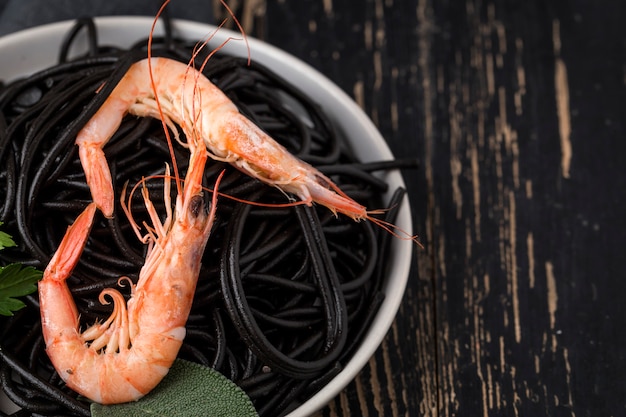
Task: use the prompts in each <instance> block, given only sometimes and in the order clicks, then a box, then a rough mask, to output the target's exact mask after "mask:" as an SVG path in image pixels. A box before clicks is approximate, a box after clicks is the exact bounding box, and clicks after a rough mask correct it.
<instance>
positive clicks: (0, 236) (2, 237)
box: [0, 222, 15, 249]
mask: <svg viewBox="0 0 626 417" xmlns="http://www.w3.org/2000/svg"><path fill="white" fill-rule="evenodd" d="M0 226H2V222H0ZM12 246H15V242H14V241H13V239H12V238H11V236H9V234H8V233H6V232H3V231H1V230H0V249H4V248H10V247H12Z"/></svg>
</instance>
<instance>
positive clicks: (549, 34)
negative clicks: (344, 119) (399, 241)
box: [238, 0, 626, 417]
mask: <svg viewBox="0 0 626 417" xmlns="http://www.w3.org/2000/svg"><path fill="white" fill-rule="evenodd" d="M239 4H240V6H239V8H238V11H239V13H240V14H241V16H242V19H243V21H244V25H245V27H246V30H247V31H248V33H249V34H251V35H253V36H256V37H259V38H261V39H263V40H265V41H267V42H269V43H271V44H274V45H276V46H278V47H280V48H282V49H284V50H286V51H288V52H290V53H292V54H293V55H296V56H298V57H300V58H302V59H303V60H305V61H306V62H308V63H310V64H311V65H312V66H313V67H315V68H317V69H318V70H320V71H321V72H322V73H324V74H326V75H327V76H328V77H329V78H331V79H332V80H334V81H335V82H336V83H337V84H338V85H339V86H341V87H342V88H343V89H344V90H345V91H346V92H347V93H348V94H350V95H351V96H352V97H354V99H355V100H356V101H357V102H358V103H359V104H360V105H361V106H362V108H363V109H364V110H365V111H366V113H367V114H369V115H370V116H371V118H372V119H373V121H374V122H375V123H376V124H377V126H378V127H379V129H380V131H381V132H382V134H383V136H384V137H385V138H386V139H387V141H388V142H389V146H390V147H391V148H392V150H393V151H394V153H395V154H397V155H417V156H418V157H419V158H420V159H421V160H422V161H423V162H422V169H421V170H419V171H417V172H405V173H404V175H405V178H406V181H407V183H408V189H409V193H410V202H411V205H412V209H413V221H414V224H415V231H416V233H419V234H420V236H422V241H423V243H424V246H425V249H424V250H418V249H417V248H416V250H415V254H414V268H413V271H412V276H411V278H410V283H409V286H408V289H407V292H406V296H405V299H404V302H403V304H402V307H401V309H400V312H399V314H398V316H397V319H396V321H395V323H394V325H393V328H392V330H391V331H390V332H389V334H388V336H387V338H386V339H385V341H384V343H383V345H382V346H381V347H380V349H379V350H378V352H377V354H376V355H375V356H374V357H373V358H372V359H371V361H370V362H369V364H368V365H367V366H366V367H365V369H364V370H363V371H362V372H361V374H360V375H359V377H358V378H357V379H356V380H355V381H354V382H353V383H351V384H350V385H349V386H348V387H347V389H346V390H345V391H343V392H342V393H341V395H339V396H338V397H337V398H336V400H335V401H333V402H332V403H331V404H330V405H329V406H328V407H327V408H325V409H324V410H323V411H322V412H321V413H320V415H321V416H361V415H363V416H383V415H384V416H449V415H457V416H496V415H498V416H578V417H580V416H624V415H626V332H625V327H626V326H625V325H626V314H625V313H626V312H625V309H624V305H625V304H626V264H625V262H624V260H625V258H626V253H625V252H626V245H625V243H626V168H625V167H624V159H626V152H625V151H626V128H625V120H626V110H625V106H626V29H625V28H626V23H624V22H623V19H624V18H626V2H624V1H623V0H615V1H608V0H607V1H598V2H593V1H580V0H569V1H547V2H546V1H542V0H531V1H527V2H522V1H499V0H485V1H480V0H465V1H455V0H436V1H435V0H371V1H362V2H360V3H359V4H357V2H348V1H345V2H344V1H342V2H339V1H332V0H324V1H322V0H298V1H263V0H257V1H251V0H248V1H245V2H243V3H241V2H239Z"/></svg>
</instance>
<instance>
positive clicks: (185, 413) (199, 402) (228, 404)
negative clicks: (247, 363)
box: [91, 359, 258, 417]
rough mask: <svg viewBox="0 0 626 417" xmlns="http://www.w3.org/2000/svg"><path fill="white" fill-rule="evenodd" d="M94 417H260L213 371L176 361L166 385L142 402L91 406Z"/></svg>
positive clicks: (243, 396) (235, 388)
mask: <svg viewBox="0 0 626 417" xmlns="http://www.w3.org/2000/svg"><path fill="white" fill-rule="evenodd" d="M91 416H92V417H147V416H150V417H160V416H162V417H196V416H210V417H232V416H237V417H258V413H257V412H256V410H255V409H254V405H253V404H252V401H250V398H248V396H247V395H246V393H245V392H243V390H241V388H239V387H238V386H237V385H235V384H234V383H233V382H232V381H230V380H229V379H228V378H226V377H225V376H223V375H222V374H220V373H219V372H217V371H216V370H214V369H212V368H208V367H206V366H202V365H199V364H196V363H193V362H188V361H185V360H182V359H177V360H176V361H175V362H174V365H173V366H172V368H171V369H170V371H169V373H168V374H167V375H166V376H165V378H164V379H163V381H161V383H160V384H159V385H157V386H156V388H155V389H153V390H152V391H151V392H150V393H148V394H147V395H146V396H145V397H143V398H142V399H140V400H139V401H134V402H130V403H124V404H115V405H102V404H97V403H92V404H91Z"/></svg>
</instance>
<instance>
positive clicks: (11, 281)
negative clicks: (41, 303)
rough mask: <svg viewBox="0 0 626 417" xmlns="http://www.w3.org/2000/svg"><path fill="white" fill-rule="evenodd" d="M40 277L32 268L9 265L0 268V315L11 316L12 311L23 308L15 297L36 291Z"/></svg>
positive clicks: (22, 304)
mask: <svg viewBox="0 0 626 417" xmlns="http://www.w3.org/2000/svg"><path fill="white" fill-rule="evenodd" d="M41 276H42V273H41V271H38V270H37V269H35V268H33V267H32V266H26V267H24V266H22V265H20V264H9V265H7V266H5V267H3V268H0V315H3V316H12V315H13V312H14V311H17V310H19V309H21V308H24V306H25V304H24V303H23V302H22V301H20V300H17V299H16V298H15V297H21V296H24V295H28V294H31V293H33V292H35V291H37V285H36V284H37V282H38V281H39V280H40V279H41Z"/></svg>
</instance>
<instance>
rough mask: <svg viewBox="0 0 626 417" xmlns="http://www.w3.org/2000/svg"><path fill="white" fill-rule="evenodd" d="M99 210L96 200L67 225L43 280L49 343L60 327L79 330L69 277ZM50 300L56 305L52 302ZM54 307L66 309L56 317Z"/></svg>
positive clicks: (41, 292) (41, 296) (43, 313)
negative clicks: (52, 314) (53, 312)
mask: <svg viewBox="0 0 626 417" xmlns="http://www.w3.org/2000/svg"><path fill="white" fill-rule="evenodd" d="M95 212H96V204H95V203H91V204H89V205H88V206H87V208H85V210H84V211H83V212H82V213H81V214H80V215H79V216H78V217H77V218H76V220H75V221H74V223H73V224H72V225H71V226H70V227H69V228H68V229H67V232H66V233H65V236H64V237H63V240H62V241H61V244H60V245H59V248H58V250H57V251H56V253H55V254H54V256H53V257H52V260H51V261H50V263H49V264H48V266H47V267H46V269H45V271H44V274H43V278H42V280H41V281H40V282H39V299H40V303H41V316H42V317H41V320H42V323H44V324H45V325H44V326H42V327H43V330H44V331H43V336H44V340H45V342H46V345H48V344H49V342H50V341H51V339H53V338H54V337H55V335H56V334H58V332H59V331H60V329H67V328H72V329H76V331H78V311H77V309H76V304H75V303H74V300H73V298H72V294H71V293H70V290H69V288H68V286H67V284H66V282H65V281H66V280H67V278H68V277H69V276H70V274H71V273H72V271H73V270H74V267H75V266H76V264H77V263H78V260H79V258H80V256H81V254H82V252H83V248H84V247H85V244H86V242H87V238H88V237H89V232H90V231H91V226H92V224H93V219H94V215H95ZM49 302H50V303H52V304H54V306H48V303H49ZM50 311H64V313H63V314H58V315H55V317H54V319H51V318H50V317H48V312H50Z"/></svg>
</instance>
